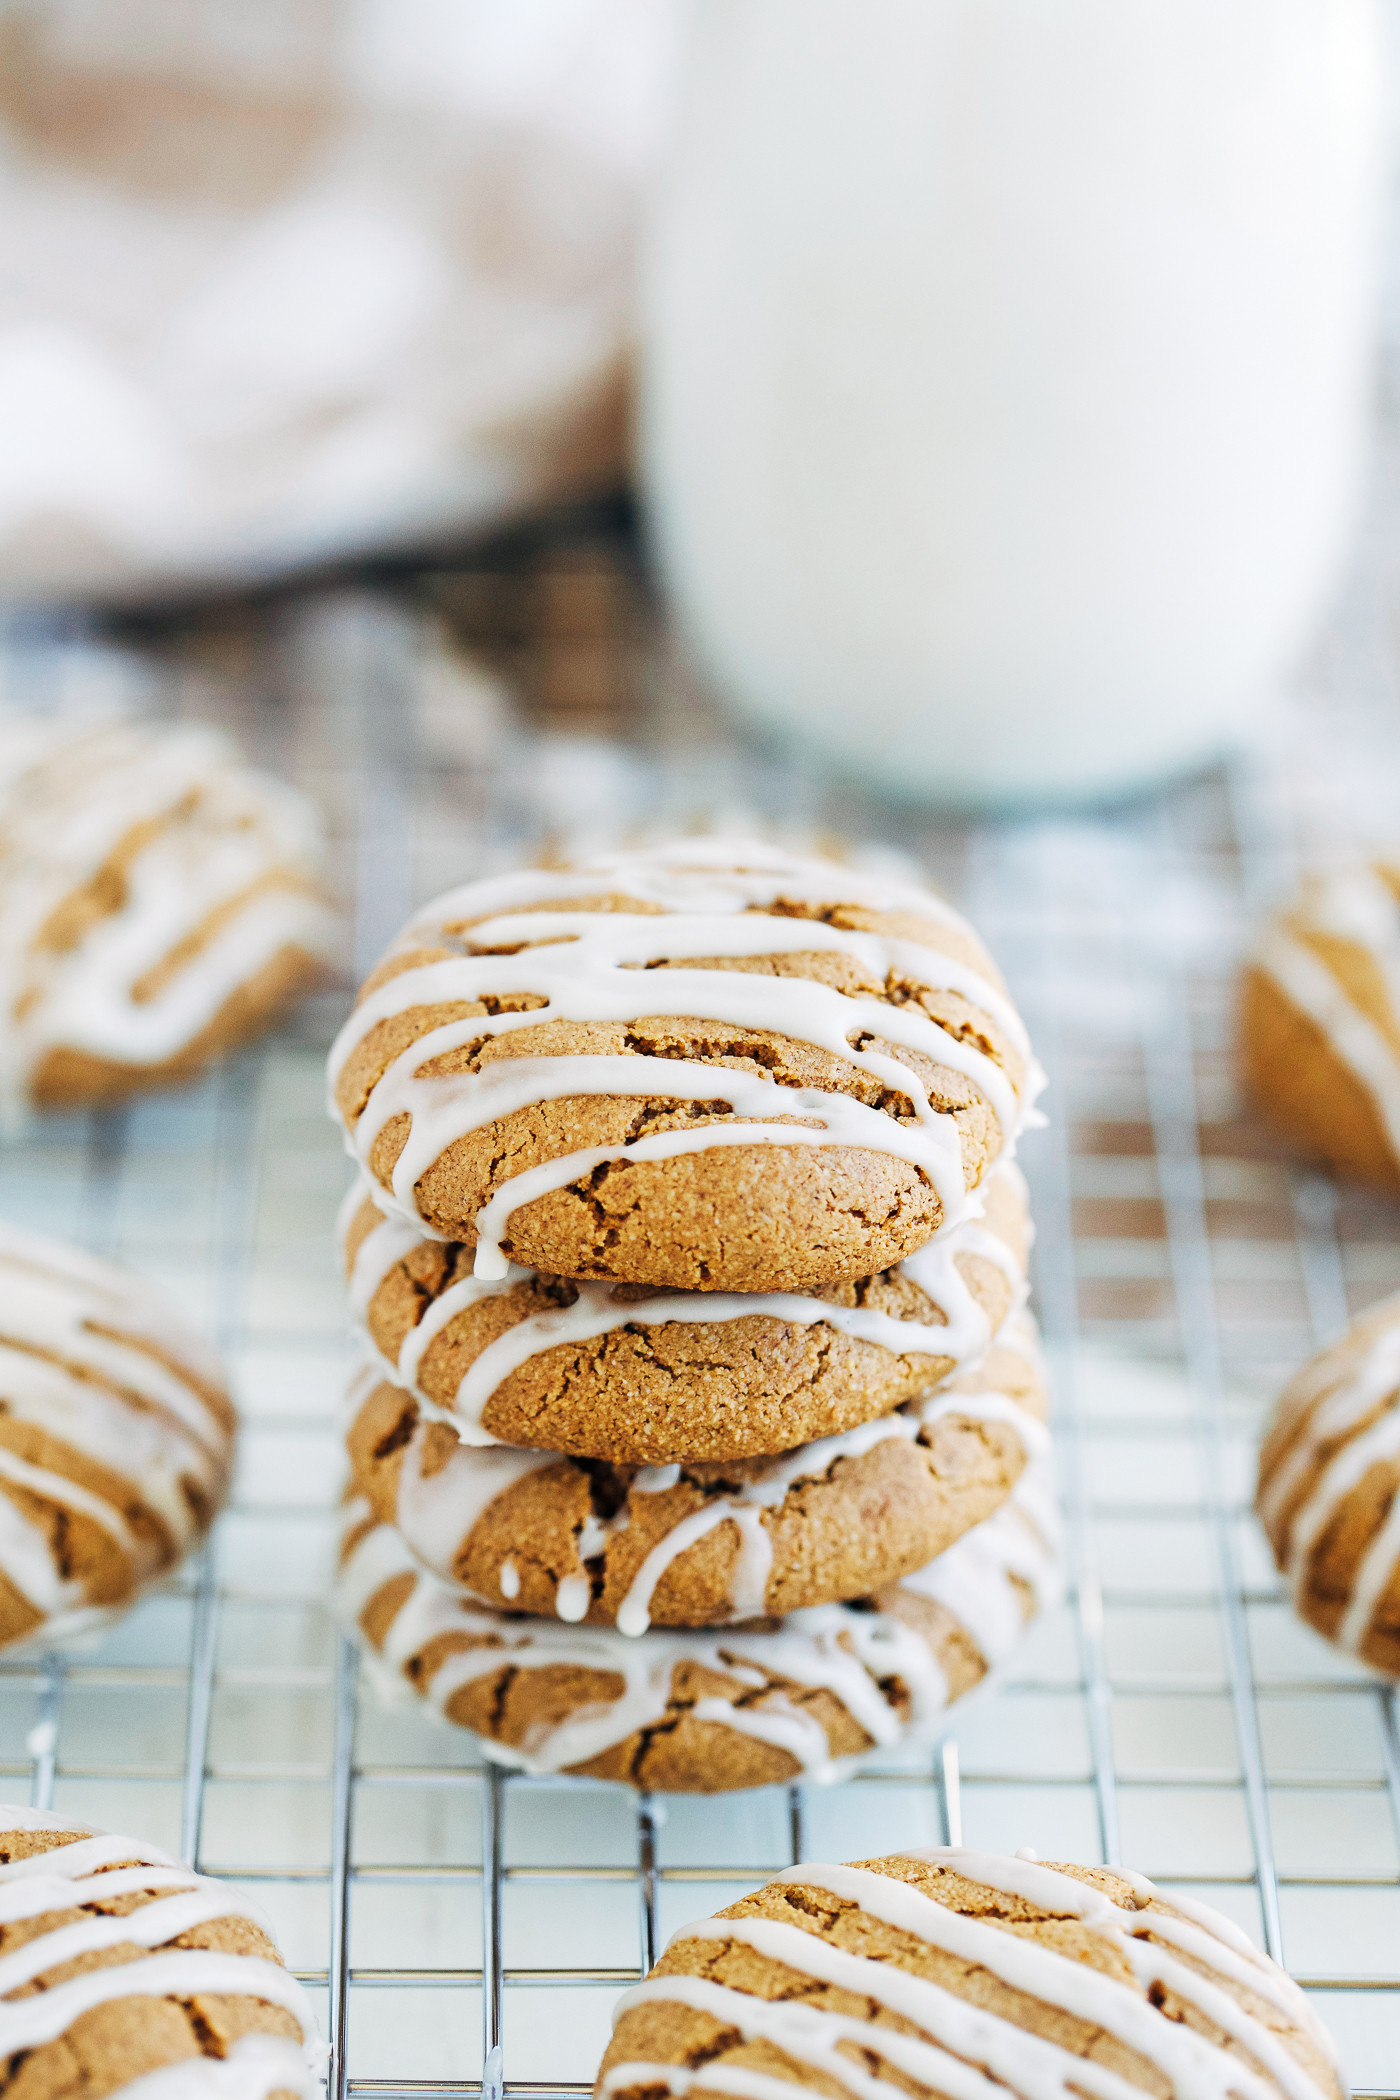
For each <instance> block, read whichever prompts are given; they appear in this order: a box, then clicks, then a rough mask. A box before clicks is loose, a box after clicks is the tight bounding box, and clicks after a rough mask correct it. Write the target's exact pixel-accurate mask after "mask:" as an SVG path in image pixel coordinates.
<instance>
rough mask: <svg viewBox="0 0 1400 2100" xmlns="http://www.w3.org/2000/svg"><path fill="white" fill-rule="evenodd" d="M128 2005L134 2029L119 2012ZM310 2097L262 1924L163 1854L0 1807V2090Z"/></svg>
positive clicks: (314, 2061)
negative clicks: (135, 2010)
mask: <svg viewBox="0 0 1400 2100" xmlns="http://www.w3.org/2000/svg"><path fill="white" fill-rule="evenodd" d="M133 1999H135V2000H140V2001H142V2003H141V2006H140V2017H139V2018H138V2019H137V2020H135V2021H133V2019H132V2018H131V2017H130V2015H129V2014H124V2013H123V2010H122V2009H123V2006H124V2005H129V2003H130V2001H132V2000H133ZM50 2050H53V2051H54V2052H55V2061H54V2065H53V2073H54V2077H55V2079H56V2081H57V2083H56V2085H55V2087H54V2089H55V2090H59V2089H61V2090H63V2091H64V2092H67V2091H70V2090H75V2089H76V2086H77V2084H78V2083H80V2084H81V2089H82V2091H83V2092H84V2093H86V2094H90V2095H92V2100H105V2096H106V2095H107V2094H109V2093H112V2092H116V2091H121V2092H124V2093H130V2094H131V2095H132V2096H133V2100H134V2096H135V2095H137V2094H138V2093H139V2095H140V2100H270V2096H271V2095H273V2094H281V2093H291V2094H295V2095H297V2096H298V2100H314V2096H315V2095H316V2094H317V2093H318V2092H319V2091H320V2085H319V2080H318V2078H317V2075H316V2074H317V2072H318V2070H319V2068H320V2066H321V2064H322V2063H323V2061H324V2058H325V2053H326V2052H325V2050H324V2047H323V2046H322V2045H321V2043H320V2042H319V2041H318V2038H317V2034H316V2023H315V2018H314V2016H313V2014H312V2011H311V2006H310V2002H309V2000H308V1998H307V1995H306V1993H305V1991H304V1990H303V1989H302V1987H301V1985H300V1984H299V1983H298V1982H297V1981H296V1979H295V1977H292V1976H289V1975H288V1973H287V1971H286V1969H285V1968H284V1967H283V1966H282V1961H281V1957H280V1956H279V1954H278V1952H277V1948H276V1946H275V1945H274V1943H273V1940H272V1936H271V1933H270V1931H269V1929H268V1927H267V1924H266V1921H265V1920H264V1919H263V1917H262V1914H261V1912H260V1911H259V1910H258V1909H257V1908H256V1907H255V1906H254V1905H253V1904H252V1903H250V1901H249V1900H248V1898H247V1897H246V1896H244V1895H242V1894H241V1893H239V1892H238V1891H236V1890H234V1889H231V1888H229V1887H227V1886H226V1885H225V1884H224V1883H223V1882H219V1881H213V1880H210V1879H209V1878H208V1877H207V1876H204V1875H201V1874H195V1873H193V1872H191V1870H190V1869H189V1868H188V1867H185V1866H182V1865H181V1864H180V1862H179V1861H178V1860H175V1859H172V1858H171V1856H170V1855H169V1854H168V1853H165V1852H161V1851H159V1850H158V1849H157V1848H156V1847H155V1846H152V1845H146V1844H141V1843H137V1842H136V1841H134V1840H133V1839H131V1838H124V1837H110V1836H107V1835H105V1834H104V1833H102V1832H101V1831H97V1830H94V1829H93V1828H92V1826H91V1825H90V1824H86V1823H80V1822H75V1821H74V1820H73V1819H72V1818H71V1817H68V1816H58V1815H46V1814H43V1813H41V1812H40V1811H39V1810H37V1809H27V1808H3V1807H0V2090H6V2089H8V2087H9V2084H10V2082H11V2079H12V2078H13V2077H14V2075H15V2073H16V2072H17V2071H18V2070H19V2068H20V2066H21V2065H22V2066H23V2069H24V2072H25V2074H26V2075H27V2078H28V2080H29V2082H30V2084H31V2086H32V2089H33V2090H34V2091H37V2092H44V2091H46V2090H48V2089H49V2086H48V2082H47V2081H46V2079H45V2077H44V2071H45V2058H46V2056H47V2054H48V2052H49V2051H50Z"/></svg>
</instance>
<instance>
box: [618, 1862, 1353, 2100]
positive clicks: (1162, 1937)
mask: <svg viewBox="0 0 1400 2100" xmlns="http://www.w3.org/2000/svg"><path fill="white" fill-rule="evenodd" d="M857 2078H858V2079H859V2084H858V2085H857V2084H854V2083H853V2080H854V2079H857ZM789 2089H791V2090H793V2091H796V2092H803V2091H815V2092H819V2093H824V2094H828V2095H834V2094H837V2093H841V2094H845V2093H846V2092H848V2091H859V2092H860V2093H862V2094H865V2093H870V2094H874V2093H876V2092H883V2091H885V2090H886V2089H888V2090H889V2091H890V2092H891V2093H893V2092H901V2093H906V2094H910V2095H912V2096H913V2100H925V2096H926V2095H927V2096H929V2100H933V2096H937V2100H951V2096H953V2095H956V2096H957V2100H982V2096H983V2095H985V2100H1001V2096H1003V2095H1008V2094H1013V2093H1014V2094H1015V2095H1017V2096H1018V2100H1060V2096H1062V2095H1065V2094H1083V2095H1088V2094H1094V2095H1096V2096H1097V2095H1103V2096H1104V2100H1107V2096H1108V2095H1109V2094H1110V2093H1111V2094H1112V2095H1114V2096H1115V2100H1117V2096H1119V2095H1123V2096H1126V2095H1127V2094H1128V2093H1131V2092H1141V2093H1145V2094H1151V2095H1153V2096H1154V2100H1160V2096H1165V2095H1168V2094H1175V2095H1178V2096H1180V2100H1186V2096H1187V2095H1188V2094H1191V2095H1199V2096H1200V2100H1207V2096H1210V2100H1225V2096H1226V2095H1229V2096H1232V2100H1245V2095H1246V2094H1248V2096H1249V2100H1344V2096H1345V2093H1346V2083H1345V2080H1344V2079H1343V2077H1342V2074H1341V2070H1340V2068H1339V2061H1338V2056H1337V2050H1336V2045H1335V2043H1334V2042H1333V2041H1332V2039H1331V2037H1330V2036H1329V2035H1328V2033H1327V2031H1326V2029H1325V2028H1324V2027H1323V2025H1322V2023H1321V2021H1320V2020H1319V2019H1318V2017H1317V2014H1316V2013H1315V2012H1314V2011H1313V2009H1312V2007H1311V2005H1310V2004H1309V2003H1308V2000H1307V1998H1306V1997H1305V1996H1304V1994H1303V1992H1302V1991H1301V1990H1299V1988H1298V1986H1297V1985H1296V1984H1295V1983H1294V1982H1293V1981H1292V1979H1291V1977H1289V1976H1288V1975H1287V1974H1286V1973H1285V1971H1284V1970H1282V1969H1281V1968H1279V1967H1278V1965H1277V1963H1275V1962H1272V1961H1270V1960H1269V1958H1268V1956H1267V1955H1266V1954H1261V1953H1260V1952H1259V1950H1258V1948H1257V1947H1255V1946H1254V1945H1253V1944H1252V1942H1251V1941H1250V1940H1249V1939H1248V1938H1247V1937H1246V1936H1245V1934H1244V1933H1243V1932H1241V1931H1240V1929H1239V1927H1238V1926H1237V1925H1235V1924H1233V1923H1232V1922H1231V1921H1230V1920H1229V1919H1228V1918H1225V1917H1222V1916H1221V1914H1220V1913H1219V1911H1216V1910H1212V1909H1211V1908H1210V1907H1209V1906H1208V1905H1207V1904H1204V1903H1199V1902H1197V1901H1196V1900H1195V1899H1194V1898H1193V1897H1190V1896H1182V1895H1178V1894H1177V1893H1176V1892H1175V1891H1173V1892H1172V1893H1171V1894H1170V1895H1164V1894H1163V1893H1162V1891H1161V1890H1160V1889H1157V1888H1154V1886H1153V1885H1152V1883H1151V1882H1150V1881H1148V1880H1147V1879H1146V1878H1145V1876H1143V1875H1141V1874H1134V1873H1131V1872H1130V1871H1129V1870H1128V1869H1127V1868H1124V1867H1079V1866H1072V1865H1060V1864H1055V1865H1050V1864H1041V1862H1040V1861H1038V1860H1037V1859H1036V1856H1035V1854H1034V1853H1030V1852H1018V1853H1017V1855H1016V1857H1015V1858H1014V1859H1008V1858H1006V1857H1004V1856H1003V1855H1001V1854H999V1853H994V1852H972V1851H965V1850H963V1849H961V1848H955V1847H952V1846H936V1847H933V1846H931V1847H928V1848H922V1847H921V1848H919V1849H917V1850H911V1851H908V1852H897V1853H894V1854H891V1855H890V1856H889V1857H887V1858H884V1859H865V1860H858V1861H856V1862H855V1863H854V1864H853V1865H851V1866H842V1867H837V1866H818V1865H814V1864H813V1865H809V1864H804V1865H801V1866H796V1867H789V1868H787V1869H786V1870H785V1871H784V1872H783V1873H781V1874H779V1875H778V1876H777V1877H776V1878H775V1879H774V1880H773V1881H770V1882H769V1883H768V1885H767V1887H766V1888H761V1889H759V1890H757V1891H756V1892H755V1893H754V1894H753V1895H751V1896H745V1897H743V1898H742V1899H741V1900H740V1901H739V1902H738V1903H734V1904H731V1905H730V1906H729V1908H728V1909H727V1910H722V1911H719V1912H718V1913H717V1914H716V1915H715V1916H714V1917H712V1918H705V1919H702V1920H701V1921H700V1922H699V1923H698V1924H695V1925H689V1926H686V1927H685V1928H684V1929H683V1930H682V1931H681V1932H678V1933H677V1934H676V1936H675V1937H674V1939H672V1940H671V1942H670V1944H669V1945H668V1946H667V1948H666V1951H665V1953H664V1954H663V1955H662V1957H661V1959H660V1961H658V1962H657V1964H656V1966H655V1967H654V1968H653V1970H652V1971H651V1974H650V1976H649V1977H648V1978H647V1980H646V1982H645V1983H642V1984H639V1985H638V1986H637V1987H636V1988H635V1989H633V1990H630V1991H628V1992H627V1993H626V1994H625V1995H624V1996H623V1998H622V2000H621V2002H620V2004H619V2005H618V2008H617V2013H616V2015H615V2025H614V2030H613V2038H612V2040H611V2042H610V2043H609V2045H608V2050H607V2054H606V2055H605V2056H604V2058H603V2065H602V2070H601V2072H600V2074H599V2079H598V2085H597V2089H596V2091H597V2100H622V2096H624V2095H635V2096H637V2100H642V2095H646V2096H647V2100H663V2096H665V2095H668V2094H674V2095H676V2096H677V2100H680V2096H682V2095H684V2094H688V2093H692V2092H697V2093H700V2092H711V2093H723V2094H726V2095H728V2096H731V2100H772V2096H773V2095H775V2094H777V2093H780V2092H786V2091H788V2090H789Z"/></svg>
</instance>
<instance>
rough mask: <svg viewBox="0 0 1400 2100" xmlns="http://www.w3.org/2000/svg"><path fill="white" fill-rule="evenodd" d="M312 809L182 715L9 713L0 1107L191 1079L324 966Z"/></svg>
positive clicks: (326, 934)
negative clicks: (79, 720)
mask: <svg viewBox="0 0 1400 2100" xmlns="http://www.w3.org/2000/svg"><path fill="white" fill-rule="evenodd" d="M321 863H322V836H321V825H320V819H319V817H318V815H317V813H316V811H315V809H314V807H313V806H312V804H311V803H310V802H308V801H307V800H306V798H305V797H304V796H302V795H300V794H298V793H297V792H296V791H295V790H294V789H292V788H289V787H287V786H285V785H284V784H283V783H282V782H280V781H277V780H274V779H272V778H270V777H269V776H268V775H266V774H264V773H259V772H256V771H254V770H253V769H252V768H251V767H249V766H246V765H244V764H243V763H242V761H241V759H240V758H239V755H238V753H237V752H236V750H235V749H234V748H233V746H232V745H231V744H229V743H228V742H227V741H226V740H225V739H224V738H223V737H222V736H220V735H218V734H217V733H216V732H214V731H211V730H209V729H205V728H202V727H199V726H196V725H193V724H188V723H163V722H130V721H110V722H104V723H100V724H98V725H96V726H85V727H80V728H75V727H73V726H72V725H69V724H63V723H55V722H45V721H35V720H28V719H26V720H23V721H10V722H7V723H5V724H3V725H0V1012H2V1013H3V1015H4V1027H3V1031H0V1106H3V1109H4V1111H5V1113H6V1114H7V1115H8V1117H9V1119H10V1120H11V1121H12V1122H13V1121H15V1120H17V1119H19V1118H20V1117H22V1115H23V1114H24V1112H25V1110H26V1109H27V1108H31V1107H38V1108H81V1107H88V1106H92V1105H95V1104H99V1103H110V1102H115V1101H120V1100H122V1099H124V1098H125V1097H126V1096H127V1095H129V1094H133V1093H136V1092H138V1091H141V1090H144V1089H146V1088H149V1087H154V1086H161V1085H165V1084H168V1083H171V1082H175V1081H180V1080H185V1079H188V1078H191V1077H193V1075H194V1074H196V1073H197V1072H199V1071H200V1070H202V1069H203V1067H204V1066H205V1065H207V1064H208V1063H209V1062H210V1061H211V1060H212V1059H213V1058H215V1057H217V1056H218V1055H219V1054H220V1053H221V1052H223V1051H226V1050H230V1049H232V1048H234V1047H235V1046H237V1045H238V1044H240V1043H243V1042H246V1041H248V1040H249V1039H250V1038H251V1037H253V1036H255V1035H257V1034H259V1033H260V1032H261V1031H262V1029H264V1028H265V1027H266V1026H267V1025H268V1023H269V1022H270V1021H271V1020H272V1019H273V1018H274V1016H275V1015H277V1014H278V1013H280V1012H282V1011H283V1010H284V1009H285V1008H286V1007H287V1006H289V1005H290V1004H291V1003H292V1002H293V1001H294V1000H295V999H296V998H298V997H299V996H300V995H301V994H302V993H303V992H305V991H307V990H309V989H310V988H311V987H312V986H313V985H314V984H315V983H316V982H317V981H318V980H319V979H320V978H321V977H322V976H323V975H324V974H325V972H326V971H327V969H328V966H329V964H330V961H331V958H332V955H333V952H334V945H335V935H336V922H335V916H334V914H333V912H332V911H331V909H330V906H329V904H328V902H327V900H326V898H325V895H324V893H323V891H322V889H321V887H320V882H321Z"/></svg>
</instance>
